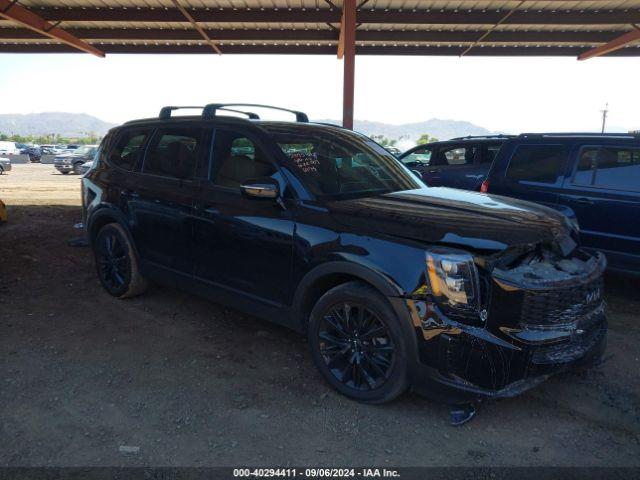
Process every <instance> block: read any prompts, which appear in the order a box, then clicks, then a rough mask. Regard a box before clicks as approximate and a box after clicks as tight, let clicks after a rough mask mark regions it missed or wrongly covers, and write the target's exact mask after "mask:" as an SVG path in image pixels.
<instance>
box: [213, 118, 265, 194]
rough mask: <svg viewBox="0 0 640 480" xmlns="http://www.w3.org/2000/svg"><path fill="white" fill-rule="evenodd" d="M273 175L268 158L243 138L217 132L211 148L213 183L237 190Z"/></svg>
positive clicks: (237, 134) (226, 132)
mask: <svg viewBox="0 0 640 480" xmlns="http://www.w3.org/2000/svg"><path fill="white" fill-rule="evenodd" d="M276 171H277V170H276V168H275V166H274V165H273V164H272V163H271V162H269V160H268V158H267V156H266V155H265V154H264V153H263V152H262V151H261V150H260V148H259V147H257V146H256V145H255V143H254V142H253V141H252V140H251V139H249V138H247V137H246V136H245V135H244V134H242V133H239V132H232V131H229V130H217V131H216V134H215V143H214V147H213V174H212V180H213V183H215V184H216V185H220V186H222V187H230V188H236V187H239V186H240V185H241V184H242V182H244V181H245V180H249V179H252V178H258V177H270V176H271V175H273V174H275V173H276Z"/></svg>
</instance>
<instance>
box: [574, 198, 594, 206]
mask: <svg viewBox="0 0 640 480" xmlns="http://www.w3.org/2000/svg"><path fill="white" fill-rule="evenodd" d="M575 202H576V203H579V204H580V205H593V200H589V199H588V198H585V197H580V198H576V199H575Z"/></svg>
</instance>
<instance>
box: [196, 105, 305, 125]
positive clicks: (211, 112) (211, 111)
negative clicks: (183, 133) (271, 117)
mask: <svg viewBox="0 0 640 480" xmlns="http://www.w3.org/2000/svg"><path fill="white" fill-rule="evenodd" d="M227 107H258V108H268V109H270V110H279V111H281V112H289V113H293V114H294V115H295V116H296V122H302V123H309V117H307V114H306V113H304V112H299V111H298V110H289V109H288V108H281V107H273V106H271V105H260V104H256V103H210V104H209V105H206V106H205V107H204V109H203V110H202V116H203V117H205V118H213V117H215V116H216V110H224V109H227ZM227 110H228V109H227Z"/></svg>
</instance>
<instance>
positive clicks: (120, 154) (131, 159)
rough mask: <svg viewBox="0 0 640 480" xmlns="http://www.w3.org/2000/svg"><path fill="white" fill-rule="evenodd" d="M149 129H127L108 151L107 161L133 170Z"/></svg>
mask: <svg viewBox="0 0 640 480" xmlns="http://www.w3.org/2000/svg"><path fill="white" fill-rule="evenodd" d="M150 131H151V130H150V129H144V130H139V129H138V130H129V131H126V132H124V133H123V134H122V135H120V137H119V138H118V141H117V143H116V144H115V146H114V147H113V148H112V149H111V152H110V153H109V162H110V163H111V164H112V165H115V166H116V167H120V168H122V169H124V170H133V169H134V167H135V165H136V161H137V160H138V157H139V156H140V152H141V149H142V146H143V145H144V142H145V141H146V139H147V136H148V135H149V132H150Z"/></svg>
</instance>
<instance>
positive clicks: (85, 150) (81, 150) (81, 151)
mask: <svg viewBox="0 0 640 480" xmlns="http://www.w3.org/2000/svg"><path fill="white" fill-rule="evenodd" d="M95 151H96V147H90V146H88V145H85V146H84V147H79V148H76V149H75V150H73V153H77V154H79V155H91V154H92V153H94V152H95Z"/></svg>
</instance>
